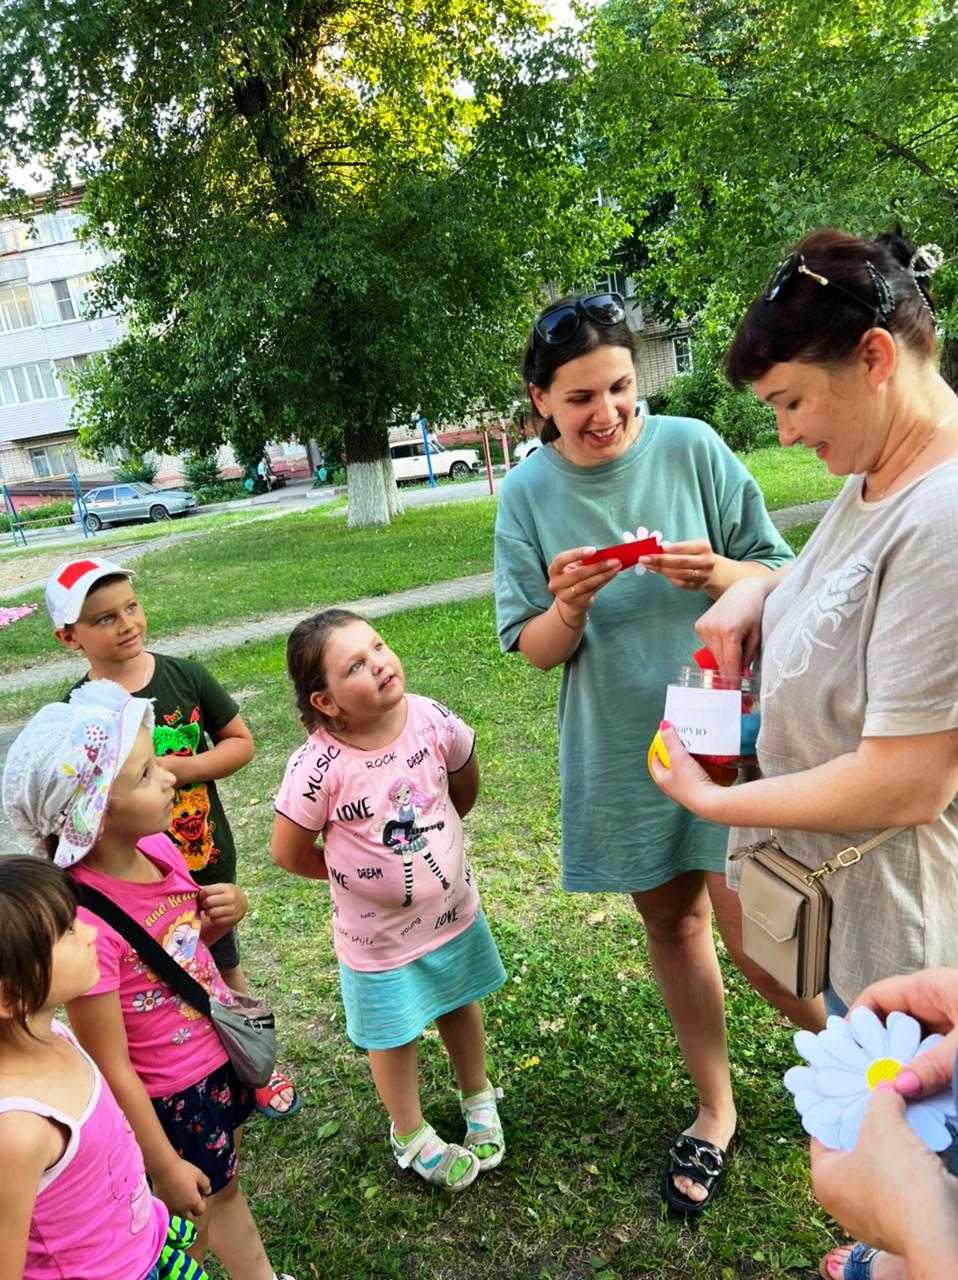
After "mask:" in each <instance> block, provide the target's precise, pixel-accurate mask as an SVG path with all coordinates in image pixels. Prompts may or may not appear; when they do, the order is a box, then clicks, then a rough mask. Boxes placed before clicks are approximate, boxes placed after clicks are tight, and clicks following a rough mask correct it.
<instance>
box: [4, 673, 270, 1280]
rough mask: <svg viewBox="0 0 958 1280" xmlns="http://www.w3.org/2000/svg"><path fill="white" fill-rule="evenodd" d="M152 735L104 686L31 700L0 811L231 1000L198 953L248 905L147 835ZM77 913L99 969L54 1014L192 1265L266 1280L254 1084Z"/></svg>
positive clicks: (160, 800) (208, 1028)
mask: <svg viewBox="0 0 958 1280" xmlns="http://www.w3.org/2000/svg"><path fill="white" fill-rule="evenodd" d="M152 727H153V707H152V704H151V703H150V702H147V701H146V700H145V699H142V698H133V697H131V696H130V694H128V693H127V692H126V690H125V689H122V688H120V686H119V685H117V684H115V683H114V682H113V681H111V680H92V681H90V682H89V683H87V684H85V685H83V686H81V687H80V688H79V689H76V690H74V691H73V693H72V694H71V695H70V700H69V702H67V703H62V702H58V703H51V704H49V705H47V706H45V707H42V708H41V709H40V711H38V712H37V714H36V715H35V716H34V717H33V719H32V720H30V721H29V723H28V724H27V725H26V726H25V727H24V729H23V730H22V731H21V733H20V734H19V736H18V737H17V738H16V740H15V741H14V742H13V744H12V746H11V747H10V751H9V754H8V758H7V764H6V768H5V770H4V777H3V800H4V806H5V808H6V810H7V814H8V816H9V817H10V819H11V821H12V822H13V823H14V825H15V826H17V827H18V828H19V829H20V830H22V831H24V832H26V833H27V834H29V835H31V836H32V837H33V838H34V840H35V842H36V844H37V846H38V849H42V850H44V851H45V852H46V853H47V854H48V855H49V856H50V857H51V858H52V859H53V860H54V861H55V862H56V863H57V865H58V866H60V867H64V868H69V875H70V877H71V878H72V879H73V880H74V881H75V882H76V883H77V884H78V885H80V886H86V885H89V886H91V887H93V888H95V889H97V890H99V891H100V893H102V894H104V895H105V896H106V897H108V898H110V899H111V901H112V902H113V903H115V904H116V905H117V906H119V907H120V908H121V909H122V910H124V911H125V912H126V913H127V914H128V915H129V916H131V917H132V918H133V919H134V920H135V921H136V922H137V923H138V924H139V925H141V926H142V927H143V928H144V929H147V930H148V931H149V932H150V933H152V934H153V936H154V938H156V939H157V940H158V941H159V942H160V944H161V945H162V946H163V947H164V949H165V950H166V951H167V952H168V953H169V954H170V955H171V956H173V958H174V959H175V960H176V961H177V962H178V963H179V964H181V965H182V966H183V967H184V968H185V969H187V971H188V972H189V973H191V974H192V976H193V977H194V978H195V979H196V980H197V981H198V982H200V983H201V984H202V985H204V986H205V987H206V988H207V990H208V991H211V992H213V991H215V994H216V995H217V996H218V997H219V998H220V999H221V1000H223V1001H224V1002H228V1001H229V999H230V995H229V992H228V989H227V988H226V987H225V986H224V985H223V982H222V979H221V978H220V976H219V973H218V971H217V969H216V966H215V964H214V963H213V960H212V958H211V956H210V953H209V949H208V948H209V944H210V943H211V942H215V941H216V939H217V938H218V937H221V936H223V935H224V934H225V933H226V932H227V931H228V930H229V929H230V928H232V927H233V925H234V924H236V923H237V921H238V920H239V919H240V918H241V917H242V916H243V914H244V913H245V910H246V899H245V896H244V894H243V893H242V891H241V890H240V889H238V888H237V887H236V885H234V884H218V885H206V886H204V887H203V888H200V887H199V886H197V885H196V883H195V882H194V881H193V880H192V878H191V877H190V875H189V873H188V872H187V871H186V869H185V868H184V866H183V861H182V859H181V858H180V856H179V855H178V853H177V850H176V848H175V846H174V845H173V844H172V842H171V841H170V840H169V839H168V838H167V837H166V836H165V835H162V834H160V835H156V834H152V833H155V832H161V833H162V832H164V831H166V830H167V828H168V827H169V819H170V810H171V808H172V804H173V792H174V785H175V779H174V777H173V775H172V774H171V773H169V772H167V770H165V769H164V768H163V767H162V765H161V763H160V762H159V761H158V760H157V758H156V756H155V754H154V750H153V739H152V736H151V730H152ZM79 918H80V919H81V920H85V921H89V922H90V923H92V924H93V925H95V927H96V953H97V968H98V970H99V973H98V975H94V976H93V977H91V978H90V979H89V980H88V981H87V983H86V985H85V987H84V988H83V989H82V990H79V991H77V992H75V993H74V996H73V998H70V999H68V1000H67V1013H68V1015H69V1017H70V1022H71V1024H72V1026H73V1029H74V1031H75V1032H76V1035H77V1038H78V1040H79V1041H80V1043H81V1044H82V1045H83V1047H84V1049H86V1050H87V1052H88V1053H89V1054H90V1056H91V1057H92V1058H93V1059H94V1061H95V1062H96V1063H97V1065H98V1066H99V1068H100V1070H101V1071H102V1072H103V1074H104V1076H105V1077H106V1079H107V1080H108V1081H109V1084H110V1087H111V1089H112V1090H113V1093H114V1094H115V1095H116V1098H117V1100H118V1102H119V1104H120V1106H121V1107H122V1108H123V1111H124V1112H125V1114H126V1117H127V1119H128V1120H129V1122H130V1124H131V1125H132V1128H133V1132H134V1133H135V1134H136V1138H137V1141H138V1142H139V1144H140V1147H141V1149H142V1151H143V1157H144V1161H145V1164H146V1168H147V1171H148V1173H149V1175H150V1178H151V1180H152V1182H153V1189H154V1191H155V1193H156V1195H157V1196H158V1197H159V1199H160V1200H162V1201H163V1202H164V1203H165V1204H166V1206H167V1207H168V1208H169V1209H170V1210H171V1211H172V1212H173V1213H177V1214H182V1215H183V1216H184V1217H189V1218H192V1219H193V1220H194V1221H195V1222H196V1224H197V1228H198V1238H197V1240H196V1241H195V1243H194V1244H193V1245H192V1249H191V1252H192V1254H193V1255H194V1256H195V1257H196V1258H197V1260H198V1261H202V1258H203V1256H204V1254H205V1251H206V1249H207V1247H209V1248H210V1249H212V1251H213V1252H214V1253H215V1254H216V1256H217V1258H218V1259H219V1260H220V1262H221V1263H222V1265H223V1269H224V1271H225V1272H226V1273H227V1275H228V1276H230V1278H231V1280H278V1278H277V1276H276V1273H275V1272H274V1270H273V1267H272V1265H271V1264H270V1262H269V1259H268V1258H267V1256H266V1252H265V1250H264V1248H263V1244H262V1241H261V1240H260V1236H259V1231H258V1230H257V1228H256V1223H255V1222H254V1221H253V1217H252V1214H251V1213H250V1209H249V1205H248V1204H247V1202H246V1198H245V1196H244V1195H243V1193H242V1191H241V1190H240V1188H239V1183H238V1180H237V1176H236V1174H237V1156H236V1152H237V1146H238V1140H239V1136H240V1132H241V1127H242V1124H243V1122H244V1120H245V1119H246V1117H247V1116H248V1115H249V1114H250V1112H251V1111H252V1110H253V1106H254V1101H253V1096H252V1090H250V1089H249V1088H247V1087H246V1086H244V1085H242V1084H241V1083H240V1081H239V1079H238V1078H237V1076H236V1073H235V1071H234V1070H233V1068H232V1066H231V1065H230V1063H229V1060H228V1056H227V1054H226V1051H225V1050H224V1048H223V1045H222V1043H221V1041H220V1039H219V1036H218V1035H217V1032H216V1030H215V1028H214V1026H213V1024H212V1022H211V1021H210V1019H208V1018H205V1017H203V1016H202V1015H198V1014H197V1012H196V1011H195V1010H194V1009H193V1008H192V1006H186V1005H185V1004H184V1003H183V1002H182V1001H181V1000H180V999H179V998H178V997H177V996H176V994H175V993H174V992H173V990H172V989H171V988H170V987H168V986H167V985H166V984H165V983H164V982H163V981H162V980H160V979H158V978H157V977H156V976H155V975H154V974H152V973H151V972H150V971H149V968H148V967H147V966H146V965H145V964H144V963H143V962H142V961H141V960H140V958H139V956H138V955H137V953H136V952H135V951H134V950H133V948H132V947H130V945H129V944H128V943H126V942H125V941H124V940H123V939H122V938H121V937H120V936H119V934H117V933H115V932H114V930H113V929H112V928H111V927H110V926H109V925H107V924H106V923H105V922H103V921H101V920H100V919H99V918H98V917H96V916H93V915H92V914H91V913H90V912H88V911H86V910H85V909H84V908H83V907H81V908H80V910H79ZM0 946H2V941H0ZM44 1274H45V1273H44ZM51 1274H53V1275H56V1274H57V1273H56V1272H53V1273H51ZM69 1274H70V1276H71V1280H75V1277H74V1273H72V1272H70V1273H69ZM111 1274H112V1275H123V1276H124V1277H125V1276H126V1275H127V1274H128V1273H127V1272H125V1271H123V1270H122V1269H120V1270H119V1271H118V1272H114V1273H111ZM279 1280H289V1277H285V1278H282V1277H281V1278H279Z"/></svg>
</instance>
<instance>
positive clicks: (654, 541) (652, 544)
mask: <svg viewBox="0 0 958 1280" xmlns="http://www.w3.org/2000/svg"><path fill="white" fill-rule="evenodd" d="M661 554H662V544H661V543H660V542H659V540H658V538H639V539H638V541H637V542H620V543H619V545H618V546H617V547H603V548H602V549H601V550H600V551H595V552H593V554H592V555H591V556H586V557H585V559H584V560H582V561H581V562H580V563H582V564H601V562H602V561H603V560H618V562H619V563H620V564H621V565H622V568H623V569H626V568H628V566H629V565H633V564H638V562H639V557H640V556H660V555H661Z"/></svg>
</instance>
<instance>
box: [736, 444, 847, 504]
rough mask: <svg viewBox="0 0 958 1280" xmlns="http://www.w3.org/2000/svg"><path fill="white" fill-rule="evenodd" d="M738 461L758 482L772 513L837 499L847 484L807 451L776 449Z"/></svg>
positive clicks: (775, 447)
mask: <svg viewBox="0 0 958 1280" xmlns="http://www.w3.org/2000/svg"><path fill="white" fill-rule="evenodd" d="M739 457H740V458H741V459H742V461H743V462H744V463H745V465H746V466H747V467H748V469H749V471H751V473H752V475H753V476H754V477H755V479H756V480H757V481H758V483H759V487H760V488H761V490H762V493H763V494H764V495H765V505H766V506H767V507H768V509H769V511H780V510H781V509H782V507H795V506H798V505H799V504H800V503H802V502H819V501H821V500H822V499H823V498H834V496H835V494H836V493H837V492H838V491H839V489H840V488H841V487H842V485H843V484H844V483H845V481H844V477H842V476H833V475H832V474H831V472H830V471H829V470H828V468H827V467H826V466H825V464H824V462H822V460H821V459H820V458H816V456H815V454H814V453H812V452H810V451H809V450H808V449H799V448H793V449H780V448H778V446H773V447H772V448H770V449H755V450H753V451H752V452H751V453H741V454H739Z"/></svg>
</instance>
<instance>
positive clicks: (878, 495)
mask: <svg viewBox="0 0 958 1280" xmlns="http://www.w3.org/2000/svg"><path fill="white" fill-rule="evenodd" d="M956 417H958V409H955V410H953V411H952V412H951V413H946V414H945V416H944V417H943V418H942V419H941V420H940V421H939V422H936V423H935V425H934V426H933V427H932V429H931V430H930V431H929V433H928V435H927V436H926V437H925V439H924V440H923V441H922V442H921V444H920V445H919V446H918V448H917V449H916V450H915V452H914V453H913V454H912V455H911V456H910V457H909V459H908V461H907V462H906V463H905V465H904V466H903V467H902V468H901V469H900V470H899V472H898V474H897V475H896V476H893V477H892V479H891V480H889V481H888V483H887V484H886V485H885V486H884V487H883V488H881V489H879V490H878V491H877V492H875V493H869V495H868V496H869V500H870V501H871V502H880V501H881V500H882V498H884V496H885V494H886V493H887V492H888V490H889V489H890V488H891V487H892V485H893V484H895V483H896V482H897V481H898V480H900V479H901V477H902V476H903V475H904V474H905V472H906V471H907V470H908V468H909V467H910V466H911V465H912V463H913V462H917V460H918V459H919V458H920V457H921V455H922V454H923V453H924V452H925V450H926V449H927V448H928V446H929V445H930V444H931V442H932V440H934V438H935V436H936V435H937V434H938V432H939V431H940V430H941V428H942V427H944V426H946V425H947V424H948V423H949V422H951V420H952V419H953V418H956Z"/></svg>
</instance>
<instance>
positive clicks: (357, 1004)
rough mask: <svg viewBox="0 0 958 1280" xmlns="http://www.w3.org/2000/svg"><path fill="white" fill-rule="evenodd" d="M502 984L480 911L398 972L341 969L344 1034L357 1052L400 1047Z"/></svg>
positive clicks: (496, 956)
mask: <svg viewBox="0 0 958 1280" xmlns="http://www.w3.org/2000/svg"><path fill="white" fill-rule="evenodd" d="M505 980H506V971H505V969H504V968H503V967H502V961H501V960H500V958H499V951H498V949H497V948H496V944H495V941H494V940H493V937H492V934H491V933H490V931H489V926H488V924H487V923H486V917H485V916H484V915H483V913H482V912H481V911H480V912H479V914H478V915H477V916H476V919H475V921H474V922H473V923H472V924H471V925H470V926H469V928H468V929H466V930H464V931H463V932H462V933H460V934H459V935H458V936H457V937H455V938H453V939H452V940H451V941H450V942H447V943H445V944H444V945H443V946H441V947H437V948H436V950H435V951H428V952H427V953H426V954H425V955H424V956H419V957H418V959H416V960H410V961H409V963H408V964H403V965H400V966H399V968H398V969H385V970H383V971H381V972H379V973H363V972H360V971H359V970H358V969H350V968H348V967H347V966H346V965H344V964H343V963H342V962H340V965H339V986H340V990H341V991H342V994H343V1006H344V1007H345V1010H346V1034H347V1035H348V1036H349V1038H350V1040H352V1042H353V1044H356V1045H358V1046H359V1048H360V1049H398V1048H399V1046H400V1045H404V1044H409V1042H410V1041H411V1040H416V1039H417V1038H418V1037H419V1036H421V1035H422V1033H423V1031H425V1029H426V1027H428V1026H429V1024H430V1022H434V1021H435V1019H436V1018H441V1017H442V1015H443V1014H444V1013H452V1011H453V1010H454V1009H461V1008H462V1006H463V1005H466V1004H471V1003H472V1001H473V1000H481V999H482V997H483V996H487V995H489V994H490V993H491V992H493V991H498V989H499V988H500V987H501V986H502V984H503V983H504V982H505Z"/></svg>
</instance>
